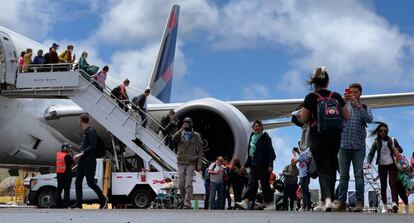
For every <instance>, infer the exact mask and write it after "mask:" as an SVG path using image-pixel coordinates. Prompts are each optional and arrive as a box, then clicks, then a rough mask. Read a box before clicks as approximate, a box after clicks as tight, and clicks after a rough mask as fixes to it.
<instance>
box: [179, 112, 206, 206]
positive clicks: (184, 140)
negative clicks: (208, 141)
mask: <svg viewBox="0 0 414 223" xmlns="http://www.w3.org/2000/svg"><path fill="white" fill-rule="evenodd" d="M172 138H173V140H174V141H176V142H177V144H178V145H177V164H178V187H179V189H180V195H181V197H182V198H183V200H184V206H183V208H184V209H191V200H192V198H193V175H194V170H195V169H197V171H200V170H201V165H202V159H203V148H202V146H201V136H200V134H198V133H197V132H195V131H194V130H193V121H192V119H191V118H190V117H186V118H184V120H183V125H182V127H181V129H180V130H179V131H177V132H176V133H175V134H174V135H173V137H172Z"/></svg>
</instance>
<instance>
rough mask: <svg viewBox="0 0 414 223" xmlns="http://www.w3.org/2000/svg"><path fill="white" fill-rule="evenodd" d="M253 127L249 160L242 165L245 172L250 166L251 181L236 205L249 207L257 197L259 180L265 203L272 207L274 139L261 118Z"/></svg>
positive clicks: (244, 207)
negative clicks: (271, 186) (270, 180)
mask: <svg viewBox="0 0 414 223" xmlns="http://www.w3.org/2000/svg"><path fill="white" fill-rule="evenodd" d="M252 128H253V132H252V133H251V135H250V139H249V144H248V153H247V154H248V156H247V160H246V162H245V164H244V165H243V166H242V167H241V169H242V172H244V170H245V168H247V167H248V168H250V173H249V181H248V183H247V190H246V193H245V194H244V197H243V200H242V201H241V202H236V205H235V206H237V207H239V208H241V209H244V210H246V209H248V207H249V205H250V202H251V201H253V200H254V199H255V197H256V194H257V190H258V187H259V183H258V181H259V180H260V185H261V186H262V191H263V200H264V203H265V204H266V205H267V206H268V207H271V206H272V205H270V204H271V202H272V201H273V194H272V190H271V189H270V185H269V176H270V172H272V171H273V162H274V160H275V159H276V155H275V151H274V149H273V145H272V139H271V138H270V136H269V134H267V132H264V131H263V123H262V122H261V121H260V120H256V121H255V122H254V123H253V125H252Z"/></svg>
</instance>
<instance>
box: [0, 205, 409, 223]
mask: <svg viewBox="0 0 414 223" xmlns="http://www.w3.org/2000/svg"><path fill="white" fill-rule="evenodd" d="M413 221H414V215H407V214H379V213H317V212H276V211H234V210H229V211H205V210H159V209H157V210H155V209H141V210H138V209H106V210H91V209H89V210H82V209H37V208H0V222H5V223H19V222H24V223H29V222H30V223H33V222H42V223H49V222H50V223H52V222H53V223H57V222H59V223H64V222H70V223H73V222H81V223H83V222H85V223H86V222H88V223H93V222H96V223H107V222H108V223H118V222H119V223H133V222H139V223H147V222H148V223H164V222H165V223H175V222H177V223H182V222H189V223H220V222H223V223H224V222H225V223H232V222H237V223H261V222H263V223H272V222H277V223H298V222H300V223H307V222H310V223H357V222H361V223H362V222H363V223H382V222H386V223H405V222H407V223H408V222H413Z"/></svg>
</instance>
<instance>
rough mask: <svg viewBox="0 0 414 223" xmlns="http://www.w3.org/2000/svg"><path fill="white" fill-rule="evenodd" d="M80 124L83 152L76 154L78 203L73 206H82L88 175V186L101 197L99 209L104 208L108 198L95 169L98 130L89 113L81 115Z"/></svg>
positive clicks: (81, 148)
mask: <svg viewBox="0 0 414 223" xmlns="http://www.w3.org/2000/svg"><path fill="white" fill-rule="evenodd" d="M80 126H81V128H82V130H83V135H82V138H81V146H80V150H81V152H80V153H79V154H77V155H75V156H74V157H73V158H74V160H79V161H78V169H77V171H76V181H75V186H76V203H75V205H73V206H72V207H74V208H82V196H83V191H82V182H83V178H84V177H86V182H87V183H88V186H89V187H90V188H91V189H92V190H93V191H95V193H96V195H98V198H99V204H100V206H99V209H104V208H106V207H107V205H108V198H107V197H105V195H104V194H103V193H102V190H101V189H100V188H99V186H98V185H96V183H95V171H96V159H95V152H96V143H97V134H96V130H95V129H94V128H92V127H91V126H90V124H89V115H88V114H82V115H80Z"/></svg>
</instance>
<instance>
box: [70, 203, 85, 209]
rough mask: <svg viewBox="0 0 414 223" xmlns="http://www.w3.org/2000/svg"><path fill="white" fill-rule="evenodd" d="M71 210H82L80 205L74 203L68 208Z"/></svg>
mask: <svg viewBox="0 0 414 223" xmlns="http://www.w3.org/2000/svg"><path fill="white" fill-rule="evenodd" d="M70 208H71V209H82V204H78V203H75V204H73V205H71V206H70Z"/></svg>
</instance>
